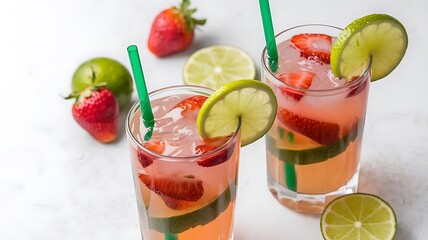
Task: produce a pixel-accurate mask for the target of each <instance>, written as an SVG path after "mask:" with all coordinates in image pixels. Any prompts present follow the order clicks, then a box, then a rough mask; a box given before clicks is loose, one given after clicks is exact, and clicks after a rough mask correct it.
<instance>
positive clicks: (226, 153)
mask: <svg viewBox="0 0 428 240" xmlns="http://www.w3.org/2000/svg"><path fill="white" fill-rule="evenodd" d="M229 139H230V138H229V137H221V138H213V139H207V140H204V144H202V145H198V146H196V147H195V155H201V154H205V153H208V152H212V151H214V150H215V149H216V148H218V147H220V146H222V145H223V144H225V143H226V142H227V141H228V140H229ZM234 149H235V144H231V145H230V147H227V148H224V149H222V150H220V151H219V152H218V153H216V154H215V155H213V156H209V157H201V159H200V160H198V165H199V166H202V167H212V166H216V165H219V164H222V163H224V162H226V161H227V160H228V159H229V158H230V156H232V153H233V150H234Z"/></svg>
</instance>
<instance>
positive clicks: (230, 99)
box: [196, 80, 278, 146]
mask: <svg viewBox="0 0 428 240" xmlns="http://www.w3.org/2000/svg"><path fill="white" fill-rule="evenodd" d="M277 106H278V103H277V100H276V97H275V94H274V93H273V91H272V89H271V88H270V87H269V86H268V85H266V84H264V83H262V82H259V81H256V80H236V81H233V82H229V83H227V84H225V85H223V86H221V87H220V88H219V89H217V90H216V91H215V92H214V93H213V94H211V95H210V96H209V97H208V99H207V100H206V101H205V102H204V104H203V105H202V107H201V110H200V111H199V114H198V118H197V120H196V124H197V127H198V132H199V135H200V136H201V137H202V138H204V139H210V138H215V137H222V136H228V135H230V134H231V133H233V132H235V131H236V129H237V127H238V125H239V123H240V124H241V146H246V145H248V144H250V143H252V142H254V141H256V140H257V139H259V138H261V137H262V136H264V135H265V134H266V133H267V132H268V131H269V129H270V128H271V126H272V124H273V122H274V120H275V116H276V111H277Z"/></svg>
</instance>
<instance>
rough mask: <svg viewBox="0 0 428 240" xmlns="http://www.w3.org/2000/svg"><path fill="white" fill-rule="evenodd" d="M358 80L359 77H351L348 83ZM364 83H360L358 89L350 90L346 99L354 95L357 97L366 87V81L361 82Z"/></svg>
mask: <svg viewBox="0 0 428 240" xmlns="http://www.w3.org/2000/svg"><path fill="white" fill-rule="evenodd" d="M358 78H360V77H358V76H355V77H353V78H352V79H351V81H350V82H353V81H355V80H357V79H358ZM363 81H364V82H363V83H361V84H360V85H359V86H358V87H355V88H354V89H352V90H351V91H350V92H349V93H348V95H347V96H346V97H347V98H348V97H353V96H356V95H358V94H360V93H361V92H362V91H363V90H364V89H365V88H366V85H367V81H366V80H363Z"/></svg>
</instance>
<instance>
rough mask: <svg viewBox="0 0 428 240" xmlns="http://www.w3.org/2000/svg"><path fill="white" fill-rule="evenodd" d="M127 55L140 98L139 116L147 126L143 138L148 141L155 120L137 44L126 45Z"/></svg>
mask: <svg viewBox="0 0 428 240" xmlns="http://www.w3.org/2000/svg"><path fill="white" fill-rule="evenodd" d="M128 56H129V61H130V62H131V68H132V73H133V75H134V81H135V85H136V86H137V93H138V98H139V99H140V107H141V113H142V114H141V117H142V118H143V123H144V126H145V127H146V128H147V133H146V134H145V135H144V140H145V141H148V140H149V139H150V138H151V137H152V134H153V127H154V125H155V121H154V116H153V112H152V107H151V106H150V99H149V93H148V92H147V86H146V81H145V80H144V74H143V69H142V67H141V61H140V56H139V54H138V48H137V46H135V45H131V46H129V47H128Z"/></svg>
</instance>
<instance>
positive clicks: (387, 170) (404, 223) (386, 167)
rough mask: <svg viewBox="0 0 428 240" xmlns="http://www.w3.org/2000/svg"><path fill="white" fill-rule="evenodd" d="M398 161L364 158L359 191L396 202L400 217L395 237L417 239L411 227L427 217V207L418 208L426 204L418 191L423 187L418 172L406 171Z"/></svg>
mask: <svg viewBox="0 0 428 240" xmlns="http://www.w3.org/2000/svg"><path fill="white" fill-rule="evenodd" d="M394 162H399V161H397V159H382V158H380V159H373V160H372V162H370V161H369V159H366V160H365V161H363V163H362V166H361V170H360V187H359V189H358V191H359V192H365V193H371V194H375V195H378V196H380V197H381V198H383V199H384V200H385V201H387V202H388V203H389V204H390V205H391V206H392V208H393V209H394V211H395V213H396V217H397V232H396V235H395V238H394V239H395V240H416V237H415V236H414V234H413V233H412V232H411V231H410V230H409V229H411V228H414V226H415V225H417V224H418V223H420V221H419V220H420V219H422V218H423V217H424V216H423V214H424V211H423V210H422V209H420V208H418V204H421V203H422V205H423V202H421V201H422V200H421V198H420V197H418V192H417V191H416V190H417V189H419V188H420V183H419V181H417V175H418V174H416V176H415V173H409V172H406V171H403V169H402V168H400V167H398V166H393V164H394ZM375 163H376V164H375ZM420 171H422V170H420ZM421 174H423V173H421ZM410 226H413V227H410Z"/></svg>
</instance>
